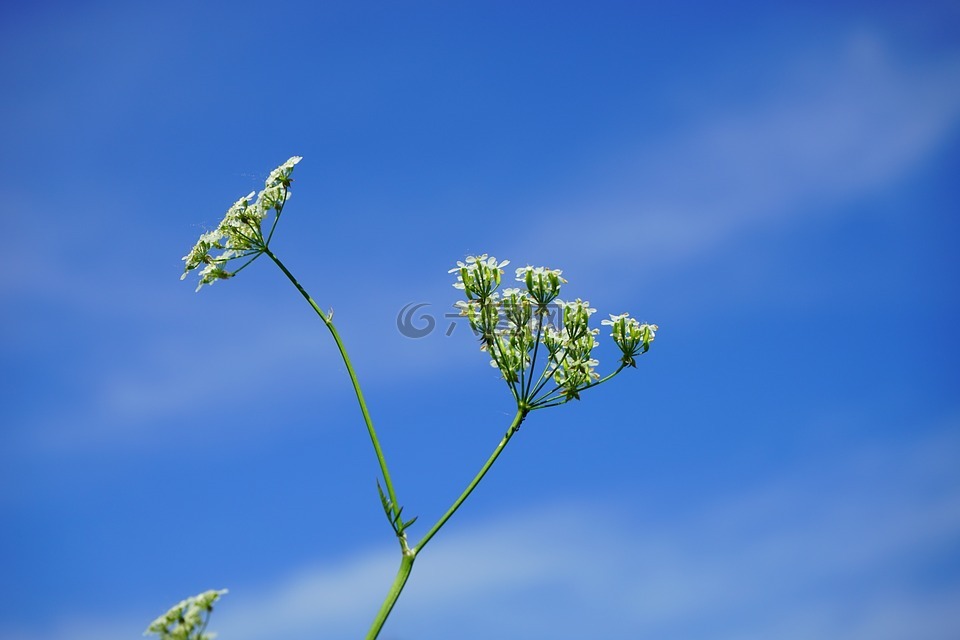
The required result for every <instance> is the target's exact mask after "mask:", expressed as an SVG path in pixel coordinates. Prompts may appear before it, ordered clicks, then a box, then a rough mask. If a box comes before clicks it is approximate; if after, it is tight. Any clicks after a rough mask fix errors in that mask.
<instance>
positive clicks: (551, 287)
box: [517, 265, 566, 307]
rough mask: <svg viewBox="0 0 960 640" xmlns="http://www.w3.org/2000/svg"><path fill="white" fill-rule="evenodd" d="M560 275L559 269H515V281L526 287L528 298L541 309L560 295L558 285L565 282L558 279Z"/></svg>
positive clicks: (528, 266) (560, 278) (529, 267)
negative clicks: (528, 293)
mask: <svg viewBox="0 0 960 640" xmlns="http://www.w3.org/2000/svg"><path fill="white" fill-rule="evenodd" d="M561 273H563V272H562V271H560V269H548V268H546V267H531V266H530V265H527V266H526V267H520V268H519V269H517V280H518V281H519V282H522V283H524V284H525V285H526V287H527V291H529V292H530V297H532V298H533V299H534V300H536V302H537V304H539V305H540V306H541V307H543V306H545V305H547V304H549V303H550V302H552V301H553V300H554V299H555V298H556V297H557V296H558V295H560V285H561V283H565V282H566V280H564V279H563V278H562V277H560V274H561Z"/></svg>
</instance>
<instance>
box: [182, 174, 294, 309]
mask: <svg viewBox="0 0 960 640" xmlns="http://www.w3.org/2000/svg"><path fill="white" fill-rule="evenodd" d="M301 159H302V158H300V156H293V157H292V158H290V159H289V160H287V161H286V162H284V163H283V164H282V165H280V166H279V167H277V168H276V169H274V170H273V171H271V172H270V175H269V177H268V178H267V180H266V182H265V188H264V189H263V191H261V192H260V193H259V194H256V195H257V197H256V199H254V195H255V192H253V191H251V192H250V193H248V194H247V195H245V196H244V197H242V198H240V199H239V200H237V201H236V202H234V203H233V204H232V205H231V206H230V208H229V209H227V212H226V214H224V216H223V219H222V220H221V221H220V224H219V225H217V228H216V230H215V231H208V232H206V233H204V234H202V235H201V236H200V239H199V240H198V241H197V243H196V244H195V245H194V247H193V248H192V249H191V250H190V252H189V253H187V255H185V256H184V257H183V261H184V262H185V263H186V264H185V265H184V270H183V275H181V276H180V279H181V280H183V279H184V278H186V276H187V273H189V272H190V271H193V270H194V269H196V268H198V267H200V266H201V265H204V266H203V269H202V270H201V271H200V285H199V286H198V287H197V291H199V290H200V289H201V288H202V287H203V285H205V284H212V283H213V282H216V281H217V280H223V279H225V278H229V277H231V276H232V275H233V274H232V273H230V272H229V271H227V270H226V269H225V268H224V265H226V263H227V262H229V261H230V260H233V259H236V258H251V259H253V258H255V257H257V256H258V255H260V254H261V253H263V251H264V249H266V247H267V239H266V238H264V233H263V231H262V229H261V227H262V225H263V221H264V219H265V218H266V217H267V214H268V213H269V212H270V211H271V210H273V211H276V214H277V217H279V215H280V210H281V209H282V208H283V205H284V203H286V201H287V199H289V197H290V191H289V186H290V183H291V181H292V180H291V177H290V176H291V174H292V173H293V167H294V165H296V164H297V163H298V162H300V160H301ZM274 224H276V219H275V220H274ZM214 249H220V250H222V251H223V252H222V253H221V254H220V255H218V256H212V255H210V252H211V251H212V250H214Z"/></svg>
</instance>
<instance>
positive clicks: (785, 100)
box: [538, 32, 960, 268]
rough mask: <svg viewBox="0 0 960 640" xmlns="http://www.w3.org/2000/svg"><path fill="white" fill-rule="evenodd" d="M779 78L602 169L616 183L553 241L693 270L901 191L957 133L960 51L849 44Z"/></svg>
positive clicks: (871, 39)
mask: <svg viewBox="0 0 960 640" xmlns="http://www.w3.org/2000/svg"><path fill="white" fill-rule="evenodd" d="M774 77H776V78H777V82H776V83H775V84H773V85H771V86H769V87H767V88H766V89H765V90H763V91H762V92H761V93H762V95H761V96H760V97H758V98H757V99H756V100H754V101H751V102H750V103H747V104H734V105H732V104H729V103H724V102H723V101H722V100H712V99H711V98H710V96H709V95H707V96H703V98H704V108H703V109H702V111H701V114H700V115H699V116H698V117H696V118H694V119H692V120H691V122H690V123H689V127H688V130H687V131H685V132H683V133H680V134H678V135H671V136H669V137H667V138H666V139H663V138H661V139H660V141H659V143H658V144H655V145H651V146H646V147H644V148H643V149H641V150H640V151H639V152H637V153H635V155H634V156H633V157H632V158H631V157H630V155H629V154H622V155H620V156H619V157H617V158H615V159H613V160H610V161H608V162H607V163H605V165H606V166H605V173H606V174H607V175H609V176H611V177H610V178H608V179H607V180H605V181H604V183H603V184H602V185H600V184H598V185H597V187H598V188H597V189H588V190H586V193H585V196H584V197H583V198H582V201H580V202H579V203H574V204H565V205H562V206H560V207H556V208H555V210H554V212H553V213H551V214H550V216H551V218H552V219H556V218H557V215H556V211H560V212H561V214H560V216H559V217H560V219H561V220H565V221H566V224H557V225H554V226H552V227H551V228H554V229H562V230H565V229H568V228H571V227H575V225H574V222H575V221H577V220H581V221H582V220H590V223H591V228H593V229H595V230H596V231H595V233H593V234H582V235H581V236H579V237H578V245H579V246H581V250H580V251H578V254H579V255H582V256H585V258H584V262H586V256H595V255H600V254H602V255H603V256H604V259H605V261H610V260H613V261H616V258H617V256H621V257H622V259H623V260H625V261H628V262H629V263H630V264H632V265H635V266H639V267H643V266H649V265H651V264H661V263H668V264H673V263H677V262H680V263H682V262H687V261H689V260H690V259H695V258H697V257H698V256H701V255H703V254H704V252H708V251H714V250H718V249H719V248H721V247H723V246H725V245H726V244H727V243H728V242H729V241H730V240H732V239H736V238H737V237H738V236H739V235H740V234H741V233H742V232H743V231H744V230H746V229H757V228H760V229H762V228H764V227H768V228H769V227H777V226H779V225H781V224H783V223H784V222H790V223H795V221H796V220H798V219H802V218H811V219H815V218H816V217H817V216H818V215H822V213H818V212H824V211H836V210H838V209H837V207H838V206H840V205H843V204H847V203H849V202H850V201H851V200H855V199H857V198H860V197H864V196H869V195H871V194H874V193H877V192H878V191H879V190H882V189H885V188H888V187H890V186H893V185H896V184H897V183H898V182H899V181H900V180H902V179H903V178H904V177H905V176H907V175H908V174H909V173H910V172H911V171H912V170H914V169H916V168H917V167H918V166H920V165H921V164H922V163H923V162H924V161H925V160H927V159H928V158H930V157H931V155H932V154H933V153H935V152H936V151H937V149H938V148H939V146H940V144H941V143H942V142H943V141H944V140H945V139H946V137H947V136H948V135H949V134H950V133H951V132H952V131H955V130H956V127H957V125H958V123H960V52H957V51H953V52H950V53H949V54H946V55H941V56H939V57H935V58H923V57H921V58H919V59H918V58H917V57H915V56H913V55H911V54H909V53H908V52H904V51H898V50H896V49H895V48H893V47H891V46H889V45H888V44H887V43H886V42H885V41H884V39H883V38H882V37H881V36H879V35H876V34H871V33H868V32H863V33H854V34H851V35H850V36H849V37H848V39H847V40H846V41H845V42H843V43H840V44H839V45H834V46H832V47H831V46H824V47H822V48H818V49H811V50H809V51H807V52H806V53H804V54H798V55H797V57H796V58H795V59H794V60H793V62H792V63H789V64H786V65H785V66H784V68H782V69H780V70H778V73H777V74H775V76H774ZM624 167H627V168H626V169H625V168H624ZM552 206H553V204H551V207H552ZM562 212H566V215H564V214H563V213H562ZM545 213H546V212H545ZM564 233H565V231H564ZM538 237H539V238H542V239H543V240H545V241H547V242H550V243H557V242H560V241H561V240H562V238H560V237H559V236H557V235H555V234H553V235H552V234H549V233H548V234H546V235H544V234H543V233H541V230H539V229H538ZM571 258H572V259H574V260H576V256H571ZM584 266H588V265H586V264H584ZM578 268H579V267H578Z"/></svg>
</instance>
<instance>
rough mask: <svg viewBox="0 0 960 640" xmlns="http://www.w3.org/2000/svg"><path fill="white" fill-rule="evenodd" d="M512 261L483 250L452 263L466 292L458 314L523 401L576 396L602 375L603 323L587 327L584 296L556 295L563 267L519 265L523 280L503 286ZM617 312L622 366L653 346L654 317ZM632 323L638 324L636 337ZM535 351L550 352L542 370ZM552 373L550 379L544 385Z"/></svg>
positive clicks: (543, 402)
mask: <svg viewBox="0 0 960 640" xmlns="http://www.w3.org/2000/svg"><path fill="white" fill-rule="evenodd" d="M507 264H509V261H506V260H504V261H502V262H500V261H497V259H496V258H493V257H490V256H487V255H486V254H483V255H480V256H468V257H467V258H466V260H465V261H464V262H458V263H457V266H456V267H455V268H453V269H451V270H450V273H456V274H457V282H456V283H455V284H454V285H453V286H454V287H456V288H457V289H460V290H462V291H464V293H465V294H466V297H467V299H466V300H461V301H459V302H457V303H456V306H457V307H458V308H459V309H460V314H461V315H462V316H465V317H466V318H467V320H468V321H469V322H470V326H471V328H473V330H474V331H475V332H476V333H477V334H478V335H479V336H480V348H481V350H483V351H487V352H488V353H489V355H490V360H491V362H490V364H491V366H493V367H494V368H496V369H499V370H500V373H501V374H502V375H503V378H504V380H506V382H507V384H508V385H509V386H510V388H511V389H512V390H513V392H514V394H515V395H516V397H517V400H518V401H519V402H521V403H523V404H524V405H526V406H527V407H529V408H531V409H534V408H539V407H544V406H553V405H554V404H560V403H562V402H566V401H568V400H571V399H578V398H579V397H580V395H579V394H580V392H581V391H582V390H584V389H586V388H588V387H591V386H593V385H595V384H597V383H598V381H599V380H600V374H598V373H597V372H596V367H597V366H598V365H599V362H598V361H597V360H596V359H595V358H594V357H593V356H592V351H593V348H594V347H596V346H598V344H599V343H598V342H597V340H596V336H597V334H598V333H599V332H600V330H599V329H591V328H590V316H591V315H593V314H594V313H595V312H596V309H593V308H592V307H590V303H589V302H586V301H583V300H580V299H579V298H578V299H576V300H574V301H572V302H564V301H563V300H561V299H560V298H559V295H560V287H561V285H562V284H565V283H566V282H567V281H566V280H565V279H563V278H562V277H561V273H562V272H561V271H560V270H559V269H548V268H546V267H532V266H526V267H521V268H519V269H517V270H516V279H517V281H518V282H520V283H522V288H506V289H503V290H502V291H500V290H499V287H500V284H501V278H502V276H503V267H504V266H505V265H507ZM612 317H615V318H618V319H619V322H620V324H622V325H623V328H622V329H620V330H619V331H620V333H617V331H618V329H617V328H616V327H615V329H614V332H615V334H614V341H615V342H616V344H617V345H618V346H619V347H620V348H621V350H623V352H624V357H623V359H622V363H623V364H622V366H621V368H623V366H626V365H628V364H634V361H633V358H634V357H635V356H637V355H639V353H642V352H643V351H646V349H647V348H649V343H650V341H652V340H653V332H654V331H655V330H656V325H639V323H637V322H636V320H633V319H632V318H629V317H628V316H627V315H626V314H623V315H621V316H612ZM554 318H556V320H557V322H554ZM604 322H605V323H606V322H607V321H604ZM618 326H619V325H618ZM635 327H641V329H640V331H641V334H640V335H639V338H637V337H635V333H636V331H637V329H636V328H635ZM620 335H625V336H627V337H626V338H621V337H617V336H620ZM544 351H545V353H543V352H544ZM538 353H541V354H543V355H545V356H546V359H547V362H546V364H545V365H544V367H543V371H542V373H540V374H539V378H537V377H536V376H535V373H534V368H535V367H536V359H537V354H538ZM634 366H635V364H634ZM618 371H619V370H618ZM551 381H552V383H553V386H552V387H551V388H547V386H548V385H549V383H550V382H551Z"/></svg>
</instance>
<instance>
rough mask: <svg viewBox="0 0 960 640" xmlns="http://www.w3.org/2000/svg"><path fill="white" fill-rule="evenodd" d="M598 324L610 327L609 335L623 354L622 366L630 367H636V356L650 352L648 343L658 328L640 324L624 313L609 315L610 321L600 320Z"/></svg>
mask: <svg viewBox="0 0 960 640" xmlns="http://www.w3.org/2000/svg"><path fill="white" fill-rule="evenodd" d="M600 324H605V325H609V326H610V328H611V332H610V335H611V336H612V337H613V341H614V342H615V343H616V344H617V346H618V347H620V351H622V352H623V358H622V360H623V364H624V365H629V366H631V367H636V366H637V361H636V357H637V356H639V355H640V354H643V353H646V352H647V351H649V350H650V343H651V342H653V339H654V338H655V337H656V334H657V329H659V328H660V327H658V326H657V325H655V324H640V323H639V322H637V320H636V319H634V318H631V317H630V316H628V315H627V314H625V313H621V314H620V315H617V316H615V315H613V314H610V319H609V320H601V321H600Z"/></svg>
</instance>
